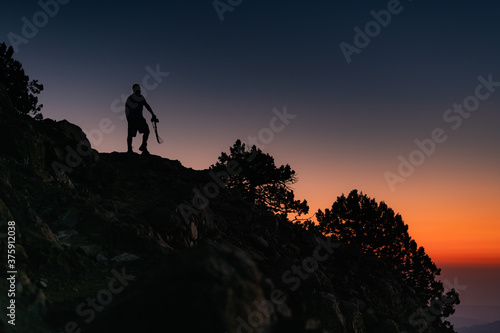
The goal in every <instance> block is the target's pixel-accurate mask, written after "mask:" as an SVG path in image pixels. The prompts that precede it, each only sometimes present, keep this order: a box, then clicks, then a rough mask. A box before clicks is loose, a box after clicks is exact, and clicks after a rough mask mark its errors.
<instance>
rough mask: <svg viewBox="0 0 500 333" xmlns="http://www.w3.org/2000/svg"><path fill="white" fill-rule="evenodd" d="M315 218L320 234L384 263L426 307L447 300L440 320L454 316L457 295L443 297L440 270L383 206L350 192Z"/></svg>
mask: <svg viewBox="0 0 500 333" xmlns="http://www.w3.org/2000/svg"><path fill="white" fill-rule="evenodd" d="M316 218H317V220H318V227H317V228H318V229H319V231H321V232H322V233H324V234H326V235H330V236H332V237H334V238H336V239H338V240H339V241H340V242H342V243H345V244H356V245H358V246H360V247H361V248H362V250H363V251H364V252H365V253H373V254H375V255H377V256H378V257H380V258H381V259H383V260H384V261H385V262H386V263H387V264H388V265H389V267H390V269H391V270H392V271H393V272H394V273H395V274H396V275H398V276H400V278H401V279H402V280H403V281H404V282H405V283H406V284H407V285H409V286H410V287H412V288H413V289H414V290H415V292H416V293H417V294H418V295H419V296H420V298H421V299H422V300H423V302H425V303H426V304H427V303H430V302H431V301H432V300H436V299H446V300H449V303H446V306H444V307H443V309H442V311H441V312H442V313H441V317H446V316H449V315H450V314H452V313H453V311H454V309H453V306H454V305H455V304H458V303H459V299H458V294H457V293H456V292H455V291H454V290H452V291H451V292H448V294H446V295H444V294H443V293H444V288H443V284H442V283H441V282H440V281H437V280H436V277H437V276H438V275H440V273H441V269H439V268H437V266H436V265H435V264H434V262H433V261H432V260H431V258H430V257H429V256H428V255H427V254H426V253H425V250H424V248H423V247H418V246H417V243H416V242H415V241H414V240H413V239H411V237H410V236H409V234H408V226H407V225H406V224H405V223H404V222H403V220H402V218H401V216H400V215H399V214H395V213H394V211H393V210H392V209H391V208H389V207H388V206H387V205H386V204H385V203H384V202H381V203H380V204H379V203H377V202H376V201H375V200H374V199H370V198H369V197H368V196H366V195H363V194H362V193H359V194H358V191H357V190H353V191H351V193H349V196H347V197H345V196H344V195H342V196H340V197H338V198H337V201H335V202H334V203H333V205H332V208H331V209H325V212H323V211H321V210H318V212H317V213H316ZM450 293H451V294H450ZM452 296H454V297H453V299H452V300H451V298H452ZM455 296H456V297H455Z"/></svg>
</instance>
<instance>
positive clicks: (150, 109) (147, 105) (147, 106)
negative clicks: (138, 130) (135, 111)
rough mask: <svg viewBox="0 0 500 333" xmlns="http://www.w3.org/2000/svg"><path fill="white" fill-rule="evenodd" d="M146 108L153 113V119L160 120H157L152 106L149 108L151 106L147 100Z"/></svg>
mask: <svg viewBox="0 0 500 333" xmlns="http://www.w3.org/2000/svg"><path fill="white" fill-rule="evenodd" d="M144 106H145V107H146V109H147V110H148V111H149V112H150V113H151V115H152V116H153V119H156V120H158V118H156V115H155V113H154V112H153V109H152V108H151V106H149V104H148V102H146V100H144Z"/></svg>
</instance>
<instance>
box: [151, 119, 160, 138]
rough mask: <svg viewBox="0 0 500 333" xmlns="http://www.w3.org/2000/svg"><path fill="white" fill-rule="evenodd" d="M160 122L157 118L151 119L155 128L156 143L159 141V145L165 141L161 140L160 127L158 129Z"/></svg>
mask: <svg viewBox="0 0 500 333" xmlns="http://www.w3.org/2000/svg"><path fill="white" fill-rule="evenodd" d="M158 121H159V120H158V118H156V117H153V118H152V119H151V123H152V124H153V128H154V129H155V134H156V141H158V143H163V139H162V138H160V136H159V135H158V127H157V124H158Z"/></svg>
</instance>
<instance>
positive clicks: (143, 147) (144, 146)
mask: <svg viewBox="0 0 500 333" xmlns="http://www.w3.org/2000/svg"><path fill="white" fill-rule="evenodd" d="M139 150H140V151H148V148H146V145H145V144H144V143H143V144H142V145H141V146H140V147H139Z"/></svg>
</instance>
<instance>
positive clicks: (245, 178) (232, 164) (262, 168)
mask: <svg viewBox="0 0 500 333" xmlns="http://www.w3.org/2000/svg"><path fill="white" fill-rule="evenodd" d="M218 160H219V161H218V162H217V163H216V164H215V165H212V166H211V169H212V170H214V171H225V172H226V174H227V176H228V177H226V179H225V182H226V183H227V187H228V188H232V189H237V190H238V191H239V192H240V194H241V196H242V197H243V199H245V200H247V201H249V202H251V203H253V204H255V205H256V206H262V207H266V208H268V209H270V210H272V211H273V212H275V213H278V214H281V215H285V216H286V215H287V214H288V213H298V214H299V215H301V214H307V213H308V212H309V206H308V205H307V201H306V200H303V201H300V200H296V199H295V195H294V193H293V190H292V189H291V188H290V186H291V185H292V184H294V183H295V182H297V175H296V173H295V171H294V170H292V169H291V167H290V165H288V164H287V165H282V166H280V167H279V168H278V167H276V165H275V164H274V158H273V157H272V156H271V155H269V154H264V153H263V152H262V150H260V149H258V148H257V147H256V146H255V145H254V146H252V148H250V149H249V150H247V147H246V145H245V144H244V143H242V142H241V141H240V140H237V141H236V143H235V144H234V145H233V146H232V147H231V148H230V153H229V154H226V153H225V152H222V153H221V155H220V156H219V158H218Z"/></svg>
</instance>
